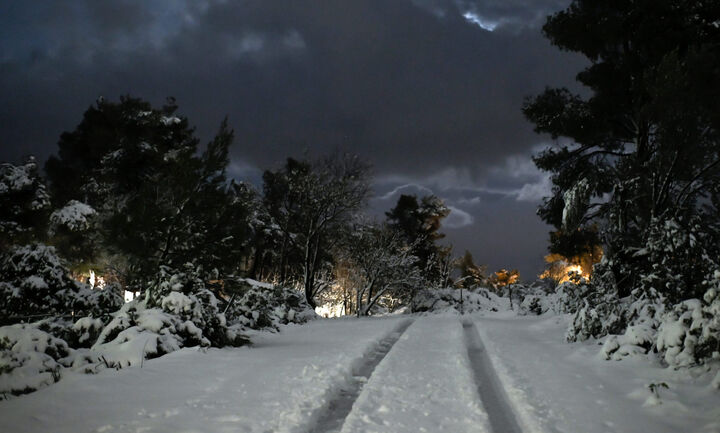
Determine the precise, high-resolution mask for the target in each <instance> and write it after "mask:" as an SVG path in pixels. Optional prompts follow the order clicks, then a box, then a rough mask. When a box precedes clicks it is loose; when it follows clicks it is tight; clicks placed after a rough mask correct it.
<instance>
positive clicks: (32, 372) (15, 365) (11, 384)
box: [0, 324, 70, 400]
mask: <svg viewBox="0 0 720 433" xmlns="http://www.w3.org/2000/svg"><path fill="white" fill-rule="evenodd" d="M69 354H70V348H69V347H68V345H67V343H65V341H63V340H61V339H59V338H55V337H53V336H52V335H50V334H48V333H47V332H44V331H41V330H40V329H37V328H36V327H34V326H33V325H27V324H18V325H12V326H3V327H0V400H2V399H4V398H7V397H9V396H10V395H20V394H26V393H29V392H33V391H35V390H37V389H39V388H42V387H44V386H47V385H50V384H53V383H55V382H57V381H58V380H60V370H61V368H62V366H63V360H64V359H65V358H67V357H68V355H69Z"/></svg>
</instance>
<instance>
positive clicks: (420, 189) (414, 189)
mask: <svg viewBox="0 0 720 433" xmlns="http://www.w3.org/2000/svg"><path fill="white" fill-rule="evenodd" d="M408 190H410V191H408ZM401 192H410V193H414V194H418V193H421V194H433V191H432V190H431V189H430V188H426V187H424V186H422V185H418V184H416V183H406V184H404V185H400V186H397V187H395V188H393V189H391V190H390V191H388V192H386V193H385V194H383V195H381V196H380V197H378V198H379V199H380V200H389V199H391V198H394V197H395V196H397V195H399V194H400V193H401Z"/></svg>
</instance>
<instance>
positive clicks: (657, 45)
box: [523, 0, 720, 296]
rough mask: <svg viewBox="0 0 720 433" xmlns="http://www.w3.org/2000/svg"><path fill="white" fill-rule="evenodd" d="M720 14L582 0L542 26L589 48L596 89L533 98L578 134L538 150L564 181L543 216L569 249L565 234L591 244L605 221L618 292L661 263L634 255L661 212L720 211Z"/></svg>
mask: <svg viewBox="0 0 720 433" xmlns="http://www.w3.org/2000/svg"><path fill="white" fill-rule="evenodd" d="M718 19H720V6H718V4H717V2H711V1H694V0H693V1H688V0H658V1H640V2H621V3H612V2H611V3H608V2H605V1H599V0H575V1H573V2H572V3H571V4H570V6H569V7H568V8H567V9H565V10H563V11H561V12H558V13H556V14H554V15H552V16H550V17H549V18H548V20H547V22H546V24H545V26H544V27H543V31H544V33H545V35H546V36H547V37H548V38H549V39H550V41H551V42H552V43H553V44H554V45H556V46H558V47H559V48H561V49H564V50H568V51H574V52H578V53H581V54H583V55H585V56H586V57H587V58H588V60H589V61H590V66H588V67H587V68H586V69H585V70H583V71H582V72H580V73H579V74H578V76H577V79H578V81H579V82H580V83H581V84H583V85H584V86H586V87H588V88H589V89H590V91H591V95H590V97H589V98H584V97H581V96H579V95H575V94H572V93H571V92H569V91H568V90H567V89H547V90H545V92H544V93H542V94H541V95H539V96H537V97H535V98H532V99H530V100H528V101H527V102H526V104H525V106H524V108H523V111H524V113H525V115H526V117H527V118H528V119H529V120H530V121H532V122H533V123H534V124H535V129H536V131H537V132H542V133H547V134H550V135H551V136H552V137H553V138H557V137H566V138H569V139H570V144H558V145H557V146H555V147H554V148H548V149H547V150H545V151H544V152H542V153H540V154H539V155H538V156H537V157H536V158H535V163H536V164H537V166H538V167H539V168H541V169H543V170H546V171H549V172H550V173H552V181H553V184H554V186H553V191H552V196H551V197H549V198H547V199H546V200H545V201H544V203H543V205H542V206H541V208H540V210H539V214H540V216H541V217H542V218H543V220H545V221H546V222H548V223H550V224H552V225H554V226H555V227H556V232H555V236H554V238H553V249H554V251H553V252H561V253H562V254H563V255H568V253H569V251H567V248H563V247H562V245H563V244H565V245H567V244H579V245H582V244H589V245H590V246H591V245H592V243H594V242H595V240H594V239H592V237H588V236H587V235H591V234H592V232H591V231H589V230H591V227H592V225H593V224H595V223H600V225H601V229H602V230H601V238H602V242H603V246H604V249H605V254H606V256H607V257H608V259H609V261H608V263H609V264H610V266H611V268H612V270H613V272H614V273H615V279H614V280H615V281H616V282H617V284H618V286H619V287H618V288H619V290H620V292H619V293H620V296H625V295H628V294H629V293H630V291H631V290H632V289H633V288H634V287H637V284H638V282H639V278H640V275H642V273H643V272H646V271H648V270H649V268H650V267H651V264H650V263H648V262H647V261H646V260H645V259H644V258H643V257H640V256H637V255H636V254H635V253H636V252H637V251H638V250H639V249H641V248H642V247H643V246H644V243H645V241H646V237H647V233H648V228H649V227H650V226H651V224H653V221H656V220H667V219H675V218H678V217H681V218H682V219H683V220H684V221H689V220H690V217H691V216H693V215H702V217H703V218H707V219H709V220H714V221H717V219H718V217H717V215H719V214H720V212H718V208H717V201H715V202H712V200H711V197H712V194H713V191H716V190H717V185H718V183H719V182H720V170H719V169H718V168H719V167H720V115H718V113H719V112H720V111H719V110H718V108H720V105H719V104H720V102H719V101H720V79H718V77H720V28H718V27H717V24H716V23H717V22H718ZM562 143H567V141H563V142H562ZM708 202H711V203H712V209H708V210H704V209H703V207H702V205H701V204H705V203H708ZM578 231H580V233H583V235H582V236H581V238H582V239H576V238H577V236H578V235H577V233H578ZM574 238H575V239H574Z"/></svg>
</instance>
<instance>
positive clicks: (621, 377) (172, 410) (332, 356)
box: [0, 299, 720, 433]
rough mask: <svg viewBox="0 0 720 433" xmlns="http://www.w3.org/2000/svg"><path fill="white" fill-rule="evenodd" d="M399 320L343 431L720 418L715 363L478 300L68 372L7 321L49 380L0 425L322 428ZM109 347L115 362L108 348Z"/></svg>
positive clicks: (43, 341)
mask: <svg viewBox="0 0 720 433" xmlns="http://www.w3.org/2000/svg"><path fill="white" fill-rule="evenodd" d="M178 300H179V299H178ZM181 304H182V303H178V304H176V305H181ZM148 311H149V310H148ZM153 311H154V312H151V313H147V317H143V318H142V319H141V321H142V322H143V327H145V328H152V329H156V330H158V331H159V332H160V333H162V332H163V327H164V326H165V324H164V323H162V320H163V318H162V317H161V315H160V312H159V311H155V310H153ZM156 316H157V317H156ZM409 319H410V320H412V321H413V323H412V324H411V325H410V326H409V327H408V328H407V330H405V331H404V333H403V334H402V335H401V336H400V338H399V339H397V341H396V342H394V344H393V343H392V342H391V343H388V344H387V347H388V348H389V352H387V354H386V355H385V357H384V358H382V361H380V363H379V364H378V365H377V367H375V368H374V371H373V370H370V372H369V373H368V376H369V379H367V382H366V383H365V384H364V386H363V387H362V390H361V391H360V393H359V395H358V396H357V398H356V399H355V397H353V399H354V404H351V405H350V408H351V409H350V412H349V414H348V415H347V417H346V418H345V419H344V423H343V425H342V432H345V433H350V432H405V431H407V432H422V431H427V432H441V433H442V432H448V433H450V432H481V433H482V432H489V431H491V429H490V424H489V422H490V421H492V417H493V416H494V415H496V414H497V412H498V411H502V412H504V416H505V417H509V418H510V419H511V420H512V421H513V422H516V423H517V424H519V426H520V429H521V431H523V432H526V433H534V432H538V433H539V432H568V433H570V432H572V433H575V432H582V433H613V432H617V433H621V432H622V433H647V432H653V433H670V432H680V431H682V432H700V433H710V432H717V431H720V392H719V390H718V387H720V373H718V372H717V371H711V370H706V372H705V373H702V372H700V371H698V370H692V369H679V370H675V369H672V368H667V367H663V366H662V365H660V364H659V362H657V361H654V358H653V357H652V356H651V355H645V354H643V353H638V354H637V355H636V356H633V357H629V358H627V357H626V358H625V359H623V360H622V361H619V362H615V361H607V360H605V357H604V356H603V355H602V353H601V351H600V348H601V346H600V344H601V343H602V342H603V340H595V339H590V340H587V341H585V342H582V343H573V344H568V343H566V342H564V338H563V334H564V333H565V329H566V328H567V326H568V323H569V321H570V320H571V317H570V316H569V315H560V316H558V315H552V313H548V314H545V315H542V316H532V317H530V316H522V317H518V316H516V315H515V314H514V313H513V312H510V311H501V312H492V311H487V310H485V311H481V312H479V313H478V314H473V315H465V316H459V315H457V314H456V313H453V314H449V313H445V314H441V315H427V314H426V315H415V316H411V317H408V316H407V315H400V316H392V317H382V318H364V319H347V318H343V319H325V320H323V319H319V320H315V321H312V322H310V323H308V324H304V325H284V326H281V330H280V332H279V333H270V332H256V333H255V334H254V337H253V341H254V345H253V346H249V347H248V346H246V347H241V348H225V349H207V348H184V349H180V350H177V351H175V352H172V353H170V354H167V355H164V356H162V357H160V358H156V359H151V360H146V361H144V363H142V362H140V363H139V364H138V363H136V364H133V366H131V367H127V366H126V365H122V364H120V365H119V366H116V367H118V368H120V369H119V370H117V371H116V370H115V369H112V368H109V369H99V372H98V373H97V374H95V375H88V374H81V373H80V372H77V371H74V370H73V369H66V370H63V378H62V380H61V381H59V382H58V383H53V382H55V378H54V377H53V370H52V365H51V364H52V363H53V362H54V361H53V360H52V358H51V357H49V356H47V354H46V353H44V351H47V350H48V349H50V348H52V347H53V346H52V344H53V342H52V341H51V340H49V339H48V337H49V336H48V335H47V334H45V333H43V332H42V331H37V330H36V331H32V332H21V331H22V327H21V326H15V327H5V328H2V329H3V330H4V332H5V333H7V334H8V335H7V337H8V340H9V341H14V342H15V343H13V345H14V346H13V348H12V350H5V352H0V353H3V354H4V355H3V356H6V358H3V362H5V363H7V362H10V363H16V364H19V367H18V368H25V367H23V366H27V368H30V370H28V374H35V376H34V377H36V378H37V380H38V381H42V382H44V383H43V384H42V385H40V384H38V386H44V385H50V386H47V387H45V388H43V389H41V390H39V391H37V392H35V393H32V394H28V395H24V396H20V397H16V398H11V399H9V400H7V401H0V431H2V432H17V433H23V432H45V431H52V432H57V433H64V432H78V431H81V432H138V431H153V432H161V433H162V432H219V433H222V432H269V431H272V432H307V431H316V427H317V423H318V422H320V421H321V420H322V419H324V418H325V417H326V415H327V414H328V413H329V411H331V410H332V407H333V402H335V401H337V399H338V398H339V397H338V396H339V395H342V394H343V390H344V389H347V388H346V386H347V384H348V383H351V382H353V381H354V380H355V377H354V375H355V374H357V373H356V372H357V371H359V370H361V368H360V367H362V366H365V365H367V364H368V359H371V358H372V357H373V356H374V355H373V354H374V353H377V352H378V351H379V348H381V347H382V345H383V344H384V343H382V342H384V341H389V340H388V339H387V338H389V337H390V336H392V335H395V334H397V333H396V332H395V331H396V330H397V329H399V328H400V326H401V324H403V323H405V322H407V321H408V320H409ZM153 320H156V321H157V323H155V325H153V323H152V322H153ZM469 320H472V323H469V322H468V323H467V324H466V326H465V328H464V327H463V322H467V321H469ZM91 322H92V319H81V320H79V321H77V322H76V324H75V327H77V328H78V329H82V330H85V329H91V328H92V327H93V326H95V324H94V323H91ZM190 328H191V327H190ZM187 331H188V332H192V329H188V330H187ZM469 332H474V333H475V334H473V335H475V338H476V340H477V341H474V340H471V339H469V338H468V335H470V334H469ZM668 332H669V331H668ZM123 333H127V334H128V335H126V336H124V335H123ZM131 333H135V334H137V335H129V334H131ZM149 335H151V334H150V333H149V331H147V330H143V329H141V328H140V327H131V328H128V329H125V330H124V331H122V332H121V333H120V335H119V336H118V339H119V341H121V340H122V339H123V337H127V341H126V342H127V343H128V347H123V345H122V343H119V344H114V345H113V350H117V351H118V353H117V354H116V356H117V357H118V359H120V358H121V357H125V358H128V357H129V356H131V355H132V356H135V357H137V359H138V360H140V358H141V352H142V351H143V350H148V351H149V350H151V349H152V347H151V346H152V345H153V344H158V341H159V337H158V336H159V334H152V335H154V336H155V337H154V338H155V341H150V340H147V339H145V338H144V337H146V336H149ZM0 337H1V336H0ZM620 337H622V338H618V339H616V340H615V343H616V344H619V345H622V344H624V345H626V346H627V350H632V347H631V346H633V345H634V346H636V347H640V346H637V345H638V344H644V343H643V342H644V341H645V340H646V337H647V335H645V330H644V329H642V328H637V329H635V328H633V329H631V330H630V331H629V332H627V333H626V334H625V335H623V336H620ZM605 340H607V341H609V339H607V338H606V339H605ZM1 342H2V338H0V346H1V345H2V343H1ZM606 344H607V343H606ZM130 346H132V347H130ZM480 351H482V352H483V355H482V356H484V357H486V358H487V360H486V361H482V364H483V365H482V366H481V367H482V368H483V369H484V372H480V373H478V371H479V369H478V365H477V358H475V357H473V356H474V355H473V354H475V355H477V354H478V353H480ZM120 352H122V353H120ZM12 354H15V355H12ZM25 354H27V355H25ZM469 354H470V356H469ZM8 356H10V358H7V357H8ZM12 356H15V358H12ZM18 356H20V357H34V358H35V359H34V360H33V359H24V360H20V359H16V358H17V357H18ZM108 357H109V358H108V360H109V362H110V363H112V362H113V361H112V358H113V354H108ZM378 359H379V358H378ZM43 362H49V363H50V364H47V365H46V366H44V367H43V366H42V364H43ZM373 365H374V364H373ZM140 366H142V367H140ZM41 367H42V368H41ZM33 369H34V370H33ZM31 370H32V371H31ZM35 370H37V371H35ZM366 377H367V376H366ZM2 380H4V376H3V375H0V381H2ZM363 381H364V379H363ZM363 381H361V382H363ZM490 382H493V383H495V384H496V385H497V386H498V387H499V390H498V392H496V393H495V394H494V397H493V394H492V393H491V394H490V395H491V397H489V398H490V399H491V401H488V397H487V394H486V393H485V394H483V397H482V398H483V399H485V400H484V401H482V400H481V398H480V394H481V393H478V389H479V388H478V386H479V387H480V390H481V391H482V389H483V387H485V386H487V384H488V383H490ZM500 400H502V402H500ZM487 411H489V412H490V413H487ZM321 425H322V424H321ZM493 425H497V424H495V423H494V422H493ZM496 430H497V429H496ZM321 431H326V430H321Z"/></svg>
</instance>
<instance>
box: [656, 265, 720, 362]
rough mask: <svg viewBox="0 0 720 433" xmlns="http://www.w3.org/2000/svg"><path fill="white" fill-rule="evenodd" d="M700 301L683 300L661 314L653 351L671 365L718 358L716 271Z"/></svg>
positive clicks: (719, 323) (719, 288)
mask: <svg viewBox="0 0 720 433" xmlns="http://www.w3.org/2000/svg"><path fill="white" fill-rule="evenodd" d="M715 281H716V283H715V287H712V288H710V289H709V290H708V291H707V292H705V296H703V299H702V300H699V299H689V300H686V301H683V302H681V303H679V304H677V305H675V307H674V308H673V309H672V310H670V311H668V313H667V314H665V315H664V316H663V319H662V323H661V324H660V327H659V329H658V334H657V350H658V352H660V353H661V354H662V355H663V358H664V360H665V362H667V364H668V365H670V366H672V367H686V366H691V365H696V364H702V363H705V362H707V361H709V360H711V359H714V360H720V284H718V283H717V282H718V281H720V271H716V272H715Z"/></svg>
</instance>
